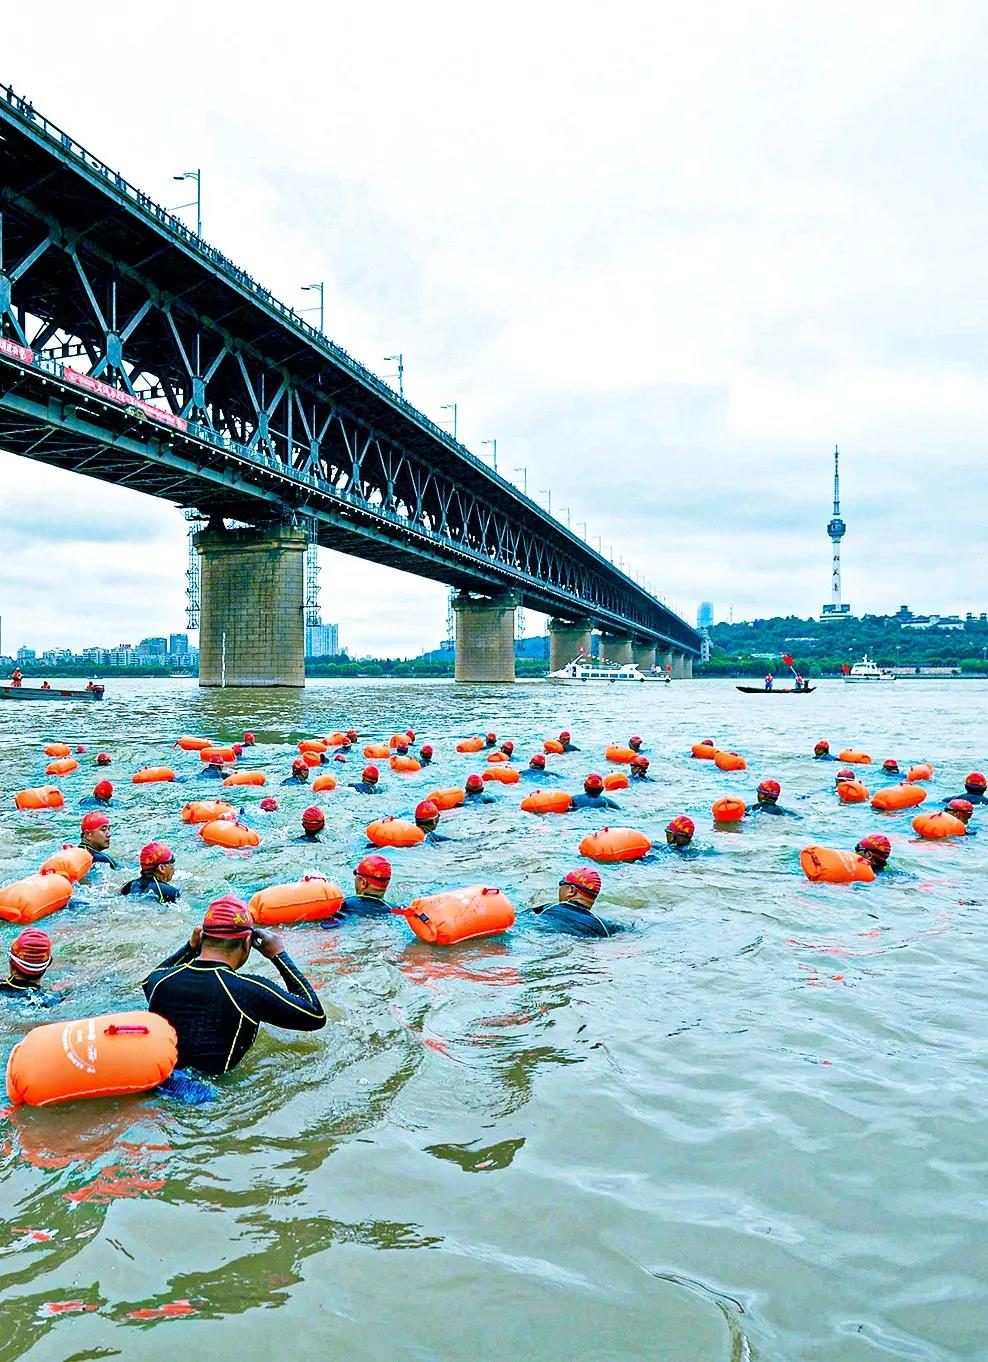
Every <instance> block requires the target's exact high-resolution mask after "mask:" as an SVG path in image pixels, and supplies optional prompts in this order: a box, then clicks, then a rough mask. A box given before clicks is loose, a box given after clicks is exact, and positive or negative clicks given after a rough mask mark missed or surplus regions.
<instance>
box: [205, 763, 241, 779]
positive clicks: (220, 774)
mask: <svg viewBox="0 0 988 1362" xmlns="http://www.w3.org/2000/svg"><path fill="white" fill-rule="evenodd" d="M232 775H233V770H232V768H230V769H224V768H223V767H222V766H207V767H206V769H205V770H204V771H200V772H199V779H200V780H226V778H227V776H232Z"/></svg>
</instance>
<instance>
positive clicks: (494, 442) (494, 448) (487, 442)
mask: <svg viewBox="0 0 988 1362" xmlns="http://www.w3.org/2000/svg"><path fill="white" fill-rule="evenodd" d="M480 443H481V444H482V445H490V447H491V459H492V462H493V464H494V472H495V473H496V472H497V438H496V437H495V438H494V439H493V440H481V442H480Z"/></svg>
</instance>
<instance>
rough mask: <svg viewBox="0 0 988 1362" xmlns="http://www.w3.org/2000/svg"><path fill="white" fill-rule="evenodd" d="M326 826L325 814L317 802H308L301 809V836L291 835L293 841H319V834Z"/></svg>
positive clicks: (320, 839)
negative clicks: (307, 805) (306, 806)
mask: <svg viewBox="0 0 988 1362" xmlns="http://www.w3.org/2000/svg"><path fill="white" fill-rule="evenodd" d="M325 827H326V815H325V814H324V813H323V811H322V809H321V808H320V807H319V805H318V804H310V805H309V807H308V808H307V809H304V810H303V811H302V836H301V837H293V838H292V841H293V842H321V841H322V838H321V837H320V836H319V834H320V833H321V832H322V831H323V830H324V829H325Z"/></svg>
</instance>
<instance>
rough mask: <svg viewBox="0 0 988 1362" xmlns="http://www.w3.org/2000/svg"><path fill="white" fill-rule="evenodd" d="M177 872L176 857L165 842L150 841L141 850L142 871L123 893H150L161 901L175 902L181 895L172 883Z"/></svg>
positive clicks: (123, 888) (123, 887) (129, 882)
mask: <svg viewBox="0 0 988 1362" xmlns="http://www.w3.org/2000/svg"><path fill="white" fill-rule="evenodd" d="M174 874H175V857H174V856H173V855H172V852H171V849H170V848H169V847H166V846H165V844H164V842H149V843H148V845H147V846H146V847H144V848H142V850H141V873H140V875H139V876H138V877H137V879H136V880H128V881H127V883H126V884H125V885H123V886H122V888H121V890H120V892H121V894H148V895H150V896H151V897H152V898H155V899H157V900H158V902H159V903H174V902H175V901H176V899H178V898H180V897H181V894H180V892H179V890H177V889H176V888H175V886H174V885H173V884H172V883H171V879H172V876H173V875H174Z"/></svg>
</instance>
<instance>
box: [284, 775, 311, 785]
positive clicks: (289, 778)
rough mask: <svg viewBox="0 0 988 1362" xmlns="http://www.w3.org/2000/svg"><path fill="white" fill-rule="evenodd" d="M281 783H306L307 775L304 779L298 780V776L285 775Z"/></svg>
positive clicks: (307, 781) (307, 780)
mask: <svg viewBox="0 0 988 1362" xmlns="http://www.w3.org/2000/svg"><path fill="white" fill-rule="evenodd" d="M281 783H282V785H308V783H309V777H308V776H306V778H305V779H304V780H299V778H298V776H286V778H285V779H284V780H283V781H282V782H281Z"/></svg>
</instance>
